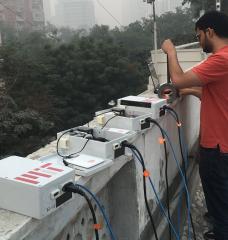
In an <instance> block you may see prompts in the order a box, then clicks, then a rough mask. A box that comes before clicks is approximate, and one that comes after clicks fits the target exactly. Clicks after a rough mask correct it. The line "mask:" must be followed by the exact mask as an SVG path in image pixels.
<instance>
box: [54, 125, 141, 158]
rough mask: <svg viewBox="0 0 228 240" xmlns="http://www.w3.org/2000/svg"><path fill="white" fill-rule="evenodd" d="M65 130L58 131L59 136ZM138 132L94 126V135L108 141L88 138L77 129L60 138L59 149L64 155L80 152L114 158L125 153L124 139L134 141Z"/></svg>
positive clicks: (74, 154)
mask: <svg viewBox="0 0 228 240" xmlns="http://www.w3.org/2000/svg"><path fill="white" fill-rule="evenodd" d="M63 133H64V132H61V133H58V135H57V138H59V137H60V136H61V135H62V134H63ZM136 135H137V133H136V132H134V131H129V130H125V129H117V128H104V129H102V128H99V127H95V128H93V137H94V138H95V139H99V138H102V139H104V140H106V141H99V140H94V139H88V138H87V137H86V136H84V137H82V136H81V133H80V132H78V131H77V130H75V131H72V132H70V133H66V134H65V135H64V136H62V137H61V138H60V140H59V151H60V152H61V154H62V155H64V156H68V155H70V154H73V156H72V157H74V156H76V155H78V154H86V155H90V156H94V157H98V158H102V159H110V160H114V159H116V158H118V157H120V156H122V155H124V154H125V148H124V147H123V146H121V143H122V142H123V141H129V142H133V141H134V140H135V138H136Z"/></svg>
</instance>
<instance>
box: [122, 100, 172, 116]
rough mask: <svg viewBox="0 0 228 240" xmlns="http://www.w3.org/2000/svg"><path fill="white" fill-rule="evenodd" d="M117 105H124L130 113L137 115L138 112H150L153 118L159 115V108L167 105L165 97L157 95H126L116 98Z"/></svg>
mask: <svg viewBox="0 0 228 240" xmlns="http://www.w3.org/2000/svg"><path fill="white" fill-rule="evenodd" d="M118 105H119V106H125V110H127V111H128V112H129V114H130V113H131V114H132V115H138V114H140V113H143V112H144V113H151V114H152V118H153V119H158V118H159V117H160V110H161V108H162V107H163V106H165V105H167V100H166V99H160V98H158V97H155V96H154V97H150V98H147V97H139V96H128V97H124V98H120V99H119V100H118Z"/></svg>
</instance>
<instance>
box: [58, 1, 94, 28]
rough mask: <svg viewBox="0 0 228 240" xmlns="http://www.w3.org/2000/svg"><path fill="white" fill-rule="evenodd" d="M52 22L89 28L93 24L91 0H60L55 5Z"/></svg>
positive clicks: (71, 26)
mask: <svg viewBox="0 0 228 240" xmlns="http://www.w3.org/2000/svg"><path fill="white" fill-rule="evenodd" d="M53 23H54V24H56V25H57V26H64V27H69V28H73V29H81V28H83V29H87V30H88V29H89V28H91V27H92V26H93V25H94V24H95V10H94V4H93V1H92V0H62V1H58V3H57V5H56V11H55V18H54V19H53Z"/></svg>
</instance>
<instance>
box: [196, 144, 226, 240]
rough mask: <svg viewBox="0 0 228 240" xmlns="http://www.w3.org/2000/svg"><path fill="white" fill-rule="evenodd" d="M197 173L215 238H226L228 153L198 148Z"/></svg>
mask: <svg viewBox="0 0 228 240" xmlns="http://www.w3.org/2000/svg"><path fill="white" fill-rule="evenodd" d="M199 173H200V177H201V181H202V186H203V190H204V194H205V199H206V204H207V208H208V212H209V213H210V215H211V216H212V217H213V221H214V226H213V227H214V233H215V239H216V240H228V154H224V153H221V152H220V150H219V147H218V148H203V147H201V148H200V164H199Z"/></svg>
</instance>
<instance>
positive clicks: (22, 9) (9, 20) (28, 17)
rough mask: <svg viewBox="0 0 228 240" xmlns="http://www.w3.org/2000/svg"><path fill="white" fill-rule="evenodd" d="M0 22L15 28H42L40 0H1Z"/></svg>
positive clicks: (42, 15) (42, 12)
mask: <svg viewBox="0 0 228 240" xmlns="http://www.w3.org/2000/svg"><path fill="white" fill-rule="evenodd" d="M0 23H3V24H5V25H7V26H10V27H12V28H15V29H17V30H22V29H29V30H42V29H43V28H44V11H43V2H42V0H2V1H1V2H0Z"/></svg>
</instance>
